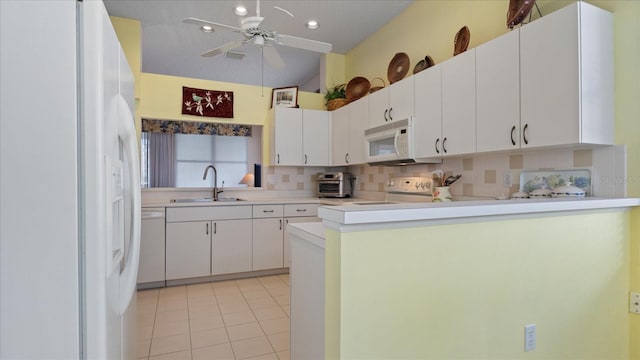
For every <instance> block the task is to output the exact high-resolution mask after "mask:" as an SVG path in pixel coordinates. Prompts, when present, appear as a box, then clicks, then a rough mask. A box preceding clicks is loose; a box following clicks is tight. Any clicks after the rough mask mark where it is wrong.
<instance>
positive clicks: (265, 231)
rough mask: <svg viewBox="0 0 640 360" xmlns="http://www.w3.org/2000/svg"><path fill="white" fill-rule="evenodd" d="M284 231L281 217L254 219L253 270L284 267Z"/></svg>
mask: <svg viewBox="0 0 640 360" xmlns="http://www.w3.org/2000/svg"><path fill="white" fill-rule="evenodd" d="M280 206H282V205H280ZM283 229H284V224H283V219H282V218H281V217H280V218H265V219H253V270H266V269H277V268H281V267H282V264H283V263H282V256H283V245H282V244H283Z"/></svg>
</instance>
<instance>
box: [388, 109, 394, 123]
mask: <svg viewBox="0 0 640 360" xmlns="http://www.w3.org/2000/svg"><path fill="white" fill-rule="evenodd" d="M392 111H393V108H390V109H389V121H391V120H393V116H392V115H391V112H392Z"/></svg>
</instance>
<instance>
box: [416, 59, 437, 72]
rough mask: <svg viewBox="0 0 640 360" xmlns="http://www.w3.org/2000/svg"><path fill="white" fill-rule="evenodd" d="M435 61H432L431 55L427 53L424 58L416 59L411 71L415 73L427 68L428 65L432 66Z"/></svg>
mask: <svg viewBox="0 0 640 360" xmlns="http://www.w3.org/2000/svg"><path fill="white" fill-rule="evenodd" d="M434 64H435V63H434V62H433V59H432V58H431V56H429V55H427V56H425V57H424V60H420V61H418V63H417V64H416V66H414V68H413V73H414V74H417V73H419V72H420V71H422V70H424V69H428V68H430V67H432V66H433V65H434Z"/></svg>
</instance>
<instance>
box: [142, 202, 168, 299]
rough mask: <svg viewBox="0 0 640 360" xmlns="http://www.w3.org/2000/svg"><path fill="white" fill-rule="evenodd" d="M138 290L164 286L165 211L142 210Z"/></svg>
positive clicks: (162, 209)
mask: <svg viewBox="0 0 640 360" xmlns="http://www.w3.org/2000/svg"><path fill="white" fill-rule="evenodd" d="M140 232H141V236H140V267H139V268H138V289H147V288H153V287H163V286H165V268H164V263H165V209H164V208H163V207H162V208H145V207H143V208H142V225H141V228H140Z"/></svg>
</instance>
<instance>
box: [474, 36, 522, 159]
mask: <svg viewBox="0 0 640 360" xmlns="http://www.w3.org/2000/svg"><path fill="white" fill-rule="evenodd" d="M476 97H477V101H476V105H477V109H476V124H477V125H476V128H477V151H478V152H487V151H498V150H509V149H518V148H520V131H521V130H520V30H519V29H515V30H513V31H511V32H509V33H507V34H505V35H503V36H500V37H498V38H496V39H494V40H491V41H489V42H487V43H485V44H482V45H480V46H478V47H477V48H476Z"/></svg>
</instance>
